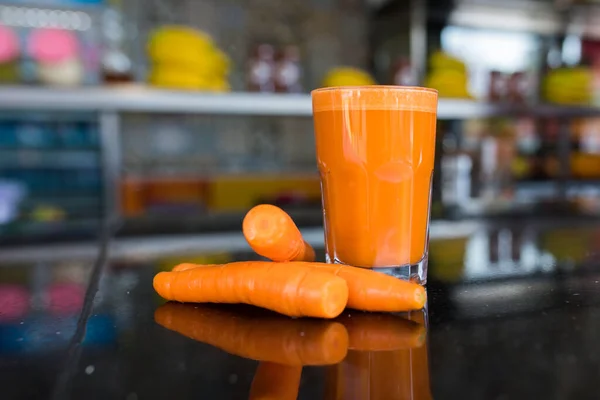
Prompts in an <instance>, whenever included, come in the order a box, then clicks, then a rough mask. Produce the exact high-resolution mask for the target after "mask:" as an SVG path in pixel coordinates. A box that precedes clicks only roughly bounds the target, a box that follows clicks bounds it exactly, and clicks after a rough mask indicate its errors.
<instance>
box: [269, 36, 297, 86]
mask: <svg viewBox="0 0 600 400" xmlns="http://www.w3.org/2000/svg"><path fill="white" fill-rule="evenodd" d="M274 81H275V91H276V92H279V93H300V92H302V66H301V63H300V49H299V48H298V47H297V46H285V47H284V48H283V49H282V50H280V51H279V52H278V54H277V58H276V61H275V68H274Z"/></svg>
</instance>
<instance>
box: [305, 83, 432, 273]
mask: <svg viewBox="0 0 600 400" xmlns="http://www.w3.org/2000/svg"><path fill="white" fill-rule="evenodd" d="M312 103H313V117H314V127H315V138H316V152H317V164H318V167H319V173H320V176H321V191H322V201H323V215H324V223H325V246H326V254H327V261H328V262H332V263H340V264H347V265H353V266H356V267H364V268H378V269H379V271H381V272H386V273H389V274H391V275H394V276H396V277H400V278H404V279H411V280H414V281H416V282H419V283H421V284H424V283H426V281H427V248H428V240H429V209H430V203H431V180H432V175H433V159H434V149H435V127H436V112H437V91H435V90H433V89H427V88H419V87H402V86H360V87H337V88H323V89H317V90H314V91H313V92H312Z"/></svg>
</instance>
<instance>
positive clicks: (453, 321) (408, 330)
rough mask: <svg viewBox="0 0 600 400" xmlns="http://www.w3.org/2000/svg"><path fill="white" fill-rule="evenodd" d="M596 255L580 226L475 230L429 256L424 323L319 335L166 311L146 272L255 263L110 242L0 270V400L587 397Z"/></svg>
mask: <svg viewBox="0 0 600 400" xmlns="http://www.w3.org/2000/svg"><path fill="white" fill-rule="evenodd" d="M109 236H110V235H109ZM598 249H600V227H598V228H596V227H595V226H594V224H591V223H587V224H559V223H554V222H548V221H546V222H544V223H543V224H541V223H519V224H517V223H514V222H512V223H500V222H494V223H488V224H482V225H481V226H480V227H479V228H477V229H475V230H473V231H471V232H469V233H466V234H465V235H464V236H460V235H459V236H457V237H453V238H445V239H439V240H435V241H433V242H432V243H431V255H430V272H429V284H428V294H429V305H428V310H427V311H426V312H425V311H423V312H413V313H409V314H400V315H391V314H381V315H380V314H365V313H360V312H356V311H346V312H344V313H343V314H342V316H340V318H338V319H336V320H334V321H317V320H310V319H296V320H293V319H289V318H285V317H281V316H278V315H275V314H272V313H268V312H264V311H262V310H258V309H255V308H252V307H219V306H194V305H179V304H166V305H165V304H164V302H163V301H162V300H161V299H160V298H159V297H157V296H156V294H155V293H154V291H153V289H152V277H153V275H154V274H155V273H156V272H158V271H160V270H165V269H168V268H170V267H171V266H173V265H174V264H176V263H178V262H181V261H189V262H198V263H218V262H227V261H231V260H243V259H256V258H257V257H256V256H254V255H253V254H252V253H250V252H249V251H248V252H244V251H239V250H237V251H234V252H207V251H202V252H195V251H194V250H193V248H191V249H188V250H186V251H181V252H180V253H179V254H175V255H174V254H168V255H164V256H161V255H158V256H157V255H156V251H154V252H153V253H152V255H151V256H145V255H144V254H143V252H140V253H139V254H138V255H137V256H135V257H132V256H131V255H130V256H128V257H121V256H119V257H117V256H111V252H110V237H108V240H107V241H102V240H101V241H100V242H99V244H98V252H97V254H96V255H95V256H93V257H89V255H82V256H81V257H69V259H63V260H57V259H56V257H54V256H52V255H51V254H48V255H47V256H44V255H43V254H40V255H39V257H38V256H36V257H37V259H36V260H33V261H31V262H20V263H15V262H11V263H4V264H2V265H0V382H2V385H1V386H0V397H1V398H2V399H82V398H85V399H128V400H133V399H253V398H281V399H285V398H299V399H392V400H393V399H432V398H433V399H532V398H533V399H542V398H543V399H574V398H577V399H596V398H597V392H598V389H599V388H600V382H599V380H598V378H597V376H598V371H600V344H598V342H599V341H598V332H600V329H599V328H600V250H598ZM1 251H2V249H0V252H1ZM23 251H27V249H23ZM320 251H321V254H320V256H321V257H322V256H323V254H322V249H320ZM159 253H160V252H159ZM48 260H50V261H48ZM268 396H271V397H268Z"/></svg>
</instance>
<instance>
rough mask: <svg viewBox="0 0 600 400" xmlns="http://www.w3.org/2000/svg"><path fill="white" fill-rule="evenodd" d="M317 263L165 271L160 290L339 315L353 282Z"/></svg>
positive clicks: (187, 298) (195, 298)
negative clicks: (321, 268) (316, 266)
mask: <svg viewBox="0 0 600 400" xmlns="http://www.w3.org/2000/svg"><path fill="white" fill-rule="evenodd" d="M313 264H315V263H304V262H294V263H286V266H285V268H284V267H282V266H281V265H279V263H273V262H266V261H245V262H234V263H229V264H223V265H220V266H209V267H203V268H191V269H188V270H186V271H181V272H160V273H158V274H157V275H156V276H155V277H154V289H155V290H156V292H157V293H158V294H159V295H160V296H161V297H163V298H164V299H166V300H175V301H179V302H184V303H185V302H190V303H244V304H250V305H253V306H257V307H262V308H266V309H269V310H272V311H276V312H278V313H281V314H285V315H288V316H290V317H318V318H335V317H337V316H338V315H339V314H340V313H341V312H342V311H343V310H344V308H345V307H346V303H347V302H348V285H347V284H346V282H345V281H344V280H343V279H342V278H339V277H336V276H334V275H333V274H331V273H330V272H328V271H325V270H323V271H320V270H317V269H315V268H314V265H313Z"/></svg>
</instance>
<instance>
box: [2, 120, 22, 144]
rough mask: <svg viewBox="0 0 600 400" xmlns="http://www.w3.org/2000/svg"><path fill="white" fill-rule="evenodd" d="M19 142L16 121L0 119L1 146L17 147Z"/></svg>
mask: <svg viewBox="0 0 600 400" xmlns="http://www.w3.org/2000/svg"><path fill="white" fill-rule="evenodd" d="M17 144H18V143H17V132H16V130H15V122H13V121H0V148H15V147H17Z"/></svg>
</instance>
